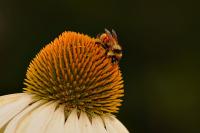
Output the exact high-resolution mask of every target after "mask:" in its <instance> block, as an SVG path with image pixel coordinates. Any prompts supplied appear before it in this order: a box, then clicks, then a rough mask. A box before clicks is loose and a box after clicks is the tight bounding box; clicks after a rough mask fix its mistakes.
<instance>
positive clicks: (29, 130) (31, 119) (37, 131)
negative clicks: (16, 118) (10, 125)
mask: <svg viewBox="0 0 200 133" xmlns="http://www.w3.org/2000/svg"><path fill="white" fill-rule="evenodd" d="M55 106H56V104H55V103H47V104H44V105H42V106H40V107H38V108H37V109H35V110H33V111H32V112H30V113H29V115H27V116H26V117H25V118H24V119H23V120H22V121H21V122H20V123H19V126H18V128H17V131H16V133H44V131H45V128H46V127H47V125H48V122H49V121H50V120H51V118H52V117H53V113H54V110H55Z"/></svg>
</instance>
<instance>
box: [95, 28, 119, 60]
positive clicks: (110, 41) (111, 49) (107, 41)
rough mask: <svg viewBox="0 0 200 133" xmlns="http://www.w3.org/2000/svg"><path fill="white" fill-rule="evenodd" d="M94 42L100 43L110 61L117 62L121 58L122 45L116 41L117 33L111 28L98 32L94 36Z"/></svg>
mask: <svg viewBox="0 0 200 133" xmlns="http://www.w3.org/2000/svg"><path fill="white" fill-rule="evenodd" d="M96 44H98V45H101V46H102V47H103V48H104V49H105V50H106V54H107V56H108V57H109V58H110V59H111V61H112V63H119V61H120V59H121V58H122V47H121V46H120V45H119V43H118V39H117V34H116V32H115V31H114V30H113V29H112V32H110V31H109V30H107V29H105V33H102V34H99V35H97V37H96Z"/></svg>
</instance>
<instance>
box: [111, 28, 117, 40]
mask: <svg viewBox="0 0 200 133" xmlns="http://www.w3.org/2000/svg"><path fill="white" fill-rule="evenodd" d="M112 36H113V37H114V38H115V39H116V40H117V33H116V32H115V30H113V29H112Z"/></svg>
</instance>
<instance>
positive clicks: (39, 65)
mask: <svg viewBox="0 0 200 133" xmlns="http://www.w3.org/2000/svg"><path fill="white" fill-rule="evenodd" d="M95 40H96V39H95V38H92V37H89V36H87V35H84V34H80V33H76V32H64V33H62V34H61V35H60V36H59V37H58V38H56V39H55V40H54V41H53V42H51V43H50V44H48V45H46V46H45V47H44V48H43V49H42V50H41V51H40V52H39V53H38V54H37V55H36V57H35V58H34V59H33V60H32V61H31V63H30V65H29V67H28V70H27V73H26V78H25V81H24V84H25V87H24V92H25V93H28V94H31V95H33V97H34V98H35V99H36V100H46V101H47V102H49V101H52V102H56V103H58V105H63V106H64V108H65V111H66V112H67V111H71V110H73V109H77V110H78V111H84V112H86V113H88V114H99V115H101V114H107V113H116V112H118V110H119V106H121V102H122V100H121V99H120V98H121V97H122V96H123V95H124V94H123V93H124V90H123V79H122V74H121V71H120V68H119V66H118V64H113V63H112V61H111V60H110V58H109V57H108V56H107V54H106V50H105V49H104V48H103V47H102V46H100V45H97V44H95Z"/></svg>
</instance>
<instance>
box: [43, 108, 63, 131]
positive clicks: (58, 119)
mask: <svg viewBox="0 0 200 133" xmlns="http://www.w3.org/2000/svg"><path fill="white" fill-rule="evenodd" d="M64 124H65V115H64V108H63V107H62V106H61V107H59V108H58V109H57V110H56V111H55V112H54V114H53V117H52V119H51V121H50V122H49V124H48V126H47V128H46V131H45V133H64V129H65V128H64Z"/></svg>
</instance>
